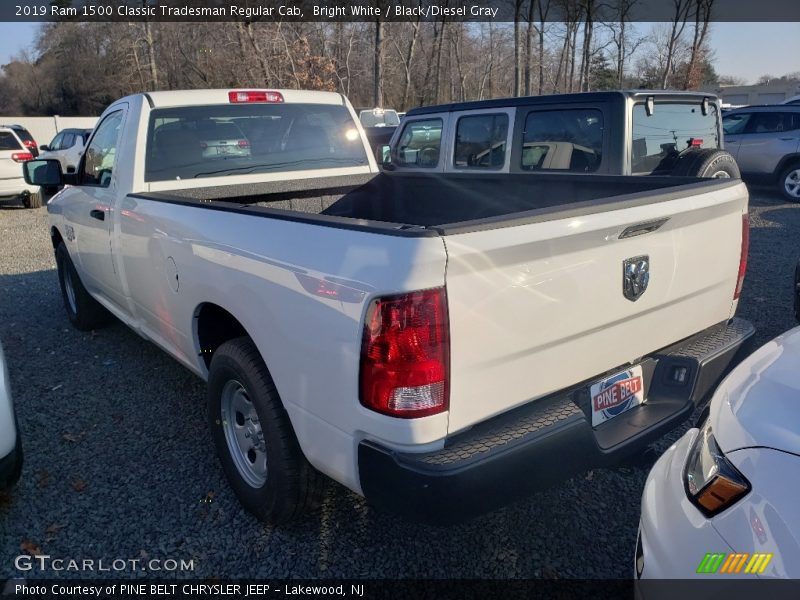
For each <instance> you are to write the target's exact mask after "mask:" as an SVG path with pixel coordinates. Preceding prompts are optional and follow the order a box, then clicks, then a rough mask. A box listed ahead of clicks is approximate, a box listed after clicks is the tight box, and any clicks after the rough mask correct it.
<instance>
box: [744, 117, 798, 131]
mask: <svg viewBox="0 0 800 600" xmlns="http://www.w3.org/2000/svg"><path fill="white" fill-rule="evenodd" d="M790 129H791V115H788V114H785V113H774V112H762V113H754V114H753V118H752V119H750V125H749V127H748V128H747V132H748V133H778V132H781V131H788V130H790Z"/></svg>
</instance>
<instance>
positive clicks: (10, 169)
mask: <svg viewBox="0 0 800 600" xmlns="http://www.w3.org/2000/svg"><path fill="white" fill-rule="evenodd" d="M15 152H22V150H0V179H22V163H18V162H14V161H13V160H12V159H11V155H12V154H14V153H15Z"/></svg>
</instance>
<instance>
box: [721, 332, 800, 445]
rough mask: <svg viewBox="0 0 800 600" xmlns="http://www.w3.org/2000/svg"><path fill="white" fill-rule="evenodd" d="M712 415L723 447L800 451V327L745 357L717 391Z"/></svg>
mask: <svg viewBox="0 0 800 600" xmlns="http://www.w3.org/2000/svg"><path fill="white" fill-rule="evenodd" d="M709 418H710V419H711V428H712V431H713V432H714V438H715V439H716V440H717V443H718V444H719V446H720V449H721V450H722V451H723V452H726V453H727V452H732V451H734V450H738V449H740V448H753V447H765V448H774V449H776V450H782V451H784V452H791V453H793V454H797V455H798V456H800V327H797V328H795V329H792V330H791V331H789V332H787V333H785V334H783V335H782V336H780V337H777V338H775V339H774V340H772V341H771V342H768V343H767V344H766V345H764V346H762V347H761V348H759V349H758V350H756V351H755V352H754V353H753V354H751V355H750V356H749V357H748V358H747V359H745V360H744V361H742V363H741V364H740V365H739V366H738V367H736V368H735V369H734V370H733V371H732V372H731V374H730V375H728V377H727V378H726V379H725V380H724V381H723V382H722V384H720V386H719V388H718V389H717V391H716V393H715V394H714V398H713V399H712V401H711V409H710V417H709Z"/></svg>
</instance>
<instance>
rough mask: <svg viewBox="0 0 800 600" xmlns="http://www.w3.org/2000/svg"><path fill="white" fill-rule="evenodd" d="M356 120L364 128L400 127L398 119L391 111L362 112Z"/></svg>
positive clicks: (395, 113)
mask: <svg viewBox="0 0 800 600" xmlns="http://www.w3.org/2000/svg"><path fill="white" fill-rule="evenodd" d="M358 118H359V119H360V120H361V125H363V126H364V127H397V126H398V125H400V117H398V116H397V112H395V111H393V110H391V109H389V110H383V109H375V110H362V111H361V114H359V115H358Z"/></svg>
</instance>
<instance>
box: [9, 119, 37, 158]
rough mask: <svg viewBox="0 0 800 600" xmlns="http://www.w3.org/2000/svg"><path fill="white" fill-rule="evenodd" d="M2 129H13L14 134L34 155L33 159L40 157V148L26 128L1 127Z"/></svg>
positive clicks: (17, 126)
mask: <svg viewBox="0 0 800 600" xmlns="http://www.w3.org/2000/svg"><path fill="white" fill-rule="evenodd" d="M1 127H7V128H9V129H13V130H14V133H16V134H17V137H18V138H19V139H20V141H21V142H22V145H23V146H24V147H25V148H27V149H28V150H29V151H30V153H31V154H33V157H34V158H36V157H37V156H39V146H37V145H36V140H34V139H33V136H32V135H31V133H30V132H29V131H28V130H27V129H25V127H23V126H22V125H0V128H1Z"/></svg>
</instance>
